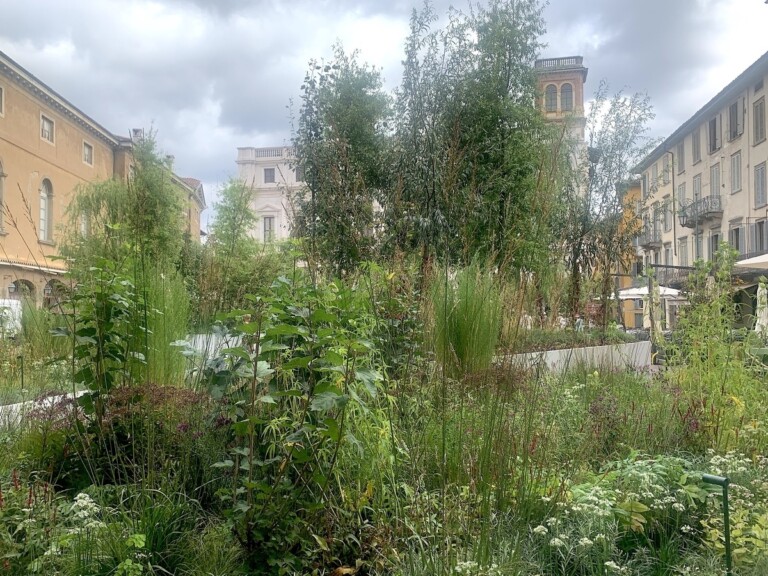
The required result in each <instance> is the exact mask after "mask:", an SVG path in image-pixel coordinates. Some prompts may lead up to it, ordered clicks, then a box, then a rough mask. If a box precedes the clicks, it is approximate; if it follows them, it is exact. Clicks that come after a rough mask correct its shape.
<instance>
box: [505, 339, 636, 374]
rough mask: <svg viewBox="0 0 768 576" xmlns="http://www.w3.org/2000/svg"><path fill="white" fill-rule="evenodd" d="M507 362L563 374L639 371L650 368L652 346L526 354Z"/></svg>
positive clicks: (632, 344)
mask: <svg viewBox="0 0 768 576" xmlns="http://www.w3.org/2000/svg"><path fill="white" fill-rule="evenodd" d="M510 359H511V360H512V361H513V362H519V363H521V364H523V365H525V366H530V367H535V366H546V367H547V368H549V369H550V370H551V371H553V372H564V371H566V370H568V369H569V368H575V367H576V366H579V365H587V366H596V367H601V368H618V369H623V368H635V369H640V370H642V369H646V368H648V367H649V366H650V365H651V343H650V342H631V343H629V344H609V345H607V346H588V347H585V348H566V349H564V350H547V351H546V352H529V353H526V354H515V355H513V356H511V357H510Z"/></svg>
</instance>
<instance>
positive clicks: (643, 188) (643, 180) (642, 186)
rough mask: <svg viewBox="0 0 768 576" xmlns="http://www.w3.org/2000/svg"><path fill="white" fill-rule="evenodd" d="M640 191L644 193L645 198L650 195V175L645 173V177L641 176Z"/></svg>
mask: <svg viewBox="0 0 768 576" xmlns="http://www.w3.org/2000/svg"><path fill="white" fill-rule="evenodd" d="M640 191H641V193H642V195H643V198H647V197H648V175H647V174H643V177H642V178H640Z"/></svg>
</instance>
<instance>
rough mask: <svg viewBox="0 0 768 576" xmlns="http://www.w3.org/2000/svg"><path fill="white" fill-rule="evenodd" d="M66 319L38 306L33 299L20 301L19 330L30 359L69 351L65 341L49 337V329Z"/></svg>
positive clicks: (60, 324) (49, 356)
mask: <svg viewBox="0 0 768 576" xmlns="http://www.w3.org/2000/svg"><path fill="white" fill-rule="evenodd" d="M65 322H66V320H65V319H64V318H63V317H62V316H61V315H60V314H55V313H53V312H51V311H50V310H46V309H45V308H38V307H37V306H36V305H35V301H34V300H29V299H26V300H24V301H23V303H22V312H21V332H22V335H23V342H24V345H25V352H26V353H27V355H28V357H29V358H30V359H49V358H53V357H57V356H64V355H66V354H68V353H69V346H68V344H67V342H64V341H61V340H58V339H54V338H52V337H51V330H54V329H55V328H60V327H61V326H64V325H65Z"/></svg>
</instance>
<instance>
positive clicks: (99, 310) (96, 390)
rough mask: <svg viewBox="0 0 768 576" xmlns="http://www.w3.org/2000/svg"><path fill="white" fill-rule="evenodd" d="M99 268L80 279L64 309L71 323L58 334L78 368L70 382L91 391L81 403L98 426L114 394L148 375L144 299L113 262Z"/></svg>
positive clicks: (94, 267)
mask: <svg viewBox="0 0 768 576" xmlns="http://www.w3.org/2000/svg"><path fill="white" fill-rule="evenodd" d="M100 264H101V266H100V267H96V266H93V267H92V268H91V269H90V270H89V272H90V274H89V276H88V277H86V278H81V283H80V284H78V285H77V287H76V288H75V290H74V291H73V293H72V294H71V296H70V299H69V300H68V301H67V302H66V304H65V305H64V315H65V316H66V317H67V318H68V319H69V321H68V322H67V325H66V326H65V327H62V328H59V329H58V330H56V331H55V334H56V335H57V336H62V337H66V338H68V339H69V340H70V341H71V343H72V351H73V355H74V359H75V360H74V361H75V365H76V371H75V373H74V374H73V375H72V379H73V382H74V384H75V385H78V386H82V387H84V388H85V389H86V390H87V391H88V392H87V394H85V395H83V396H81V397H80V398H79V403H80V404H81V405H82V406H83V409H84V410H85V413H86V415H88V416H89V417H92V418H94V419H95V421H96V422H97V424H98V425H99V426H101V424H102V422H103V420H104V416H105V401H106V397H107V395H108V394H109V393H110V392H111V391H112V389H113V388H116V387H120V386H127V385H130V384H132V383H134V382H136V381H141V379H142V376H143V375H144V368H145V365H146V353H147V323H146V318H147V315H148V313H149V312H148V310H147V308H146V302H145V300H144V297H143V296H142V295H141V294H139V293H138V292H137V290H136V287H135V286H134V284H133V283H132V282H131V280H130V279H128V278H126V277H124V276H121V275H120V273H119V271H118V270H117V269H116V268H117V267H116V265H115V263H114V262H111V261H109V260H102V261H101V262H100Z"/></svg>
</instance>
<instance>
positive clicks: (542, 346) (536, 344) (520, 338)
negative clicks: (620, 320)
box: [509, 328, 637, 352]
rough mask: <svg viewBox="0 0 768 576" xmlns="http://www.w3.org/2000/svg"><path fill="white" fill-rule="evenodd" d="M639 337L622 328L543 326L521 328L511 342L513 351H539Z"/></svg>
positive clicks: (624, 340)
mask: <svg viewBox="0 0 768 576" xmlns="http://www.w3.org/2000/svg"><path fill="white" fill-rule="evenodd" d="M636 341H637V338H636V337H635V336H634V335H632V334H628V333H627V332H623V331H621V330H608V331H603V330H586V331H584V332H577V331H575V330H572V329H568V330H543V329H541V328H531V329H530V330H527V329H522V328H521V329H520V330H519V331H518V332H517V333H516V337H515V339H514V340H512V341H511V342H510V343H509V348H510V351H511V352H539V351H543V350H561V349H563V348H583V347H585V346H603V345H605V344H626V343H628V342H636Z"/></svg>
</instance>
